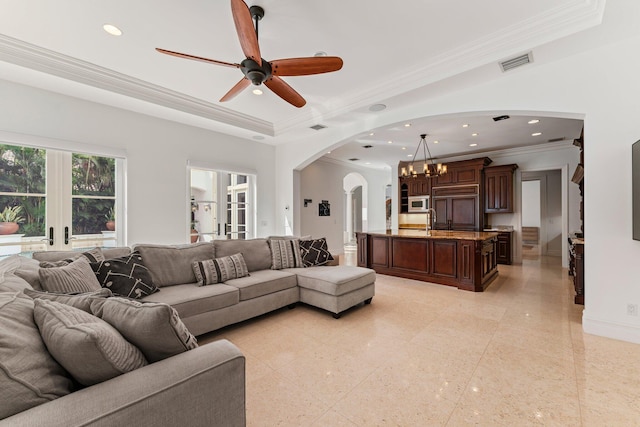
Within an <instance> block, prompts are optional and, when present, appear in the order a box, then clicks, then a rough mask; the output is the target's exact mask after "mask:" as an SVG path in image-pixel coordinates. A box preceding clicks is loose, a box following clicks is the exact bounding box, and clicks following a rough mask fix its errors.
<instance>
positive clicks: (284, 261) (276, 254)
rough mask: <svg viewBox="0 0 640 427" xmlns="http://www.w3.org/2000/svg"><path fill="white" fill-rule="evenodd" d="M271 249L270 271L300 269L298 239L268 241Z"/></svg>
mask: <svg viewBox="0 0 640 427" xmlns="http://www.w3.org/2000/svg"><path fill="white" fill-rule="evenodd" d="M269 248H270V249H271V269H272V270H281V269H283V268H296V267H302V256H301V255H300V240H298V239H272V240H269Z"/></svg>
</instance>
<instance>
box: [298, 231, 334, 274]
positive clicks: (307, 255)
mask: <svg viewBox="0 0 640 427" xmlns="http://www.w3.org/2000/svg"><path fill="white" fill-rule="evenodd" d="M300 253H301V254H302V262H303V263H304V266H305V267H311V266H314V265H324V264H326V263H327V262H329V261H333V257H332V256H331V252H329V247H328V245H327V239H325V238H324V237H322V238H320V239H312V240H300Z"/></svg>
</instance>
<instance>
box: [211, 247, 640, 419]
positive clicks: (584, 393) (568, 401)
mask: <svg viewBox="0 0 640 427" xmlns="http://www.w3.org/2000/svg"><path fill="white" fill-rule="evenodd" d="M499 271H500V276H499V277H498V278H497V279H496V281H494V282H493V284H491V286H490V287H489V288H488V289H487V291H486V292H484V293H472V292H466V291H459V290H457V289H454V288H450V287H446V286H440V285H433V284H428V283H423V282H418V281H414V280H407V279H400V278H395V277H391V276H383V275H378V278H377V282H376V296H375V297H374V299H373V303H372V304H371V305H367V306H360V307H356V308H354V309H352V310H350V311H348V312H346V313H345V314H343V316H342V318H340V319H338V320H336V319H333V317H331V315H330V314H328V313H326V312H323V311H322V310H318V309H315V308H312V307H308V306H305V305H299V306H298V307H297V308H295V309H293V310H288V309H282V310H278V311H276V312H273V313H270V314H268V315H265V316H262V317H260V318H258V319H254V320H251V321H248V322H244V323H242V324H239V325H235V326H232V327H228V328H225V329H223V330H220V331H217V332H213V333H210V334H207V335H203V336H201V337H199V340H200V343H201V344H204V343H207V342H210V341H212V340H216V339H221V338H226V339H229V340H230V341H232V342H233V343H235V344H236V345H237V346H238V347H239V348H240V349H241V350H242V352H243V353H244V354H245V356H246V358H247V368H246V374H247V380H246V387H247V424H248V425H249V426H378V425H392V426H467V425H478V426H529V425H533V426H536V425H544V426H598V427H600V426H616V427H618V426H638V425H640V345H634V344H630V343H626V342H621V341H615V340H611V339H606V338H602V337H597V336H592V335H587V334H584V333H583V332H582V326H581V316H582V307H581V306H576V305H574V304H573V297H572V295H573V294H572V288H571V281H570V278H569V277H568V276H567V271H566V269H562V268H561V266H560V259H559V258H541V259H525V260H524V264H523V265H514V266H500V267H499Z"/></svg>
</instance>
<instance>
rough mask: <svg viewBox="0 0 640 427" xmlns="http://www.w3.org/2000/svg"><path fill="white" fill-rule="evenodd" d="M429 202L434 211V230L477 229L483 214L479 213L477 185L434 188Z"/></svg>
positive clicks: (479, 227)
mask: <svg viewBox="0 0 640 427" xmlns="http://www.w3.org/2000/svg"><path fill="white" fill-rule="evenodd" d="M431 204H432V207H433V209H435V211H436V221H434V224H433V228H434V229H436V230H462V231H479V230H481V229H482V226H483V223H484V221H483V218H484V216H483V215H481V214H480V205H479V203H478V186H477V185H467V186H456V187H449V188H438V189H436V190H434V193H433V196H432V199H431Z"/></svg>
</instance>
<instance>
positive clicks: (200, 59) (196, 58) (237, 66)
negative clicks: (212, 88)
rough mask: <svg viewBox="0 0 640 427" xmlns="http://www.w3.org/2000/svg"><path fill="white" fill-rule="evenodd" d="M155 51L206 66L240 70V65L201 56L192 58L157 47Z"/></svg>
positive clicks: (192, 56)
mask: <svg viewBox="0 0 640 427" xmlns="http://www.w3.org/2000/svg"><path fill="white" fill-rule="evenodd" d="M156 50H157V51H158V52H160V53H164V54H166V55H171V56H177V57H178V58H186V59H193V60H194V61H202V62H206V63H208V64H216V65H223V66H225V67H233V68H240V64H232V63H230V62H224V61H217V60H215V59H209V58H202V57H201V56H194V55H188V54H186V53H180V52H173V51H171V50H166V49H160V48H159V47H157V48H156Z"/></svg>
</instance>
